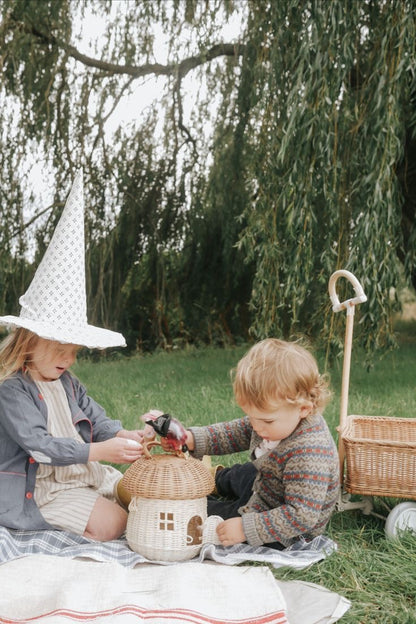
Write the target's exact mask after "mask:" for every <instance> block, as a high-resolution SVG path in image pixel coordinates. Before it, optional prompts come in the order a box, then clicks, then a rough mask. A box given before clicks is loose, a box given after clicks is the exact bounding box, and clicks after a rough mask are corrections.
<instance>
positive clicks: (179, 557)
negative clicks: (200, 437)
mask: <svg viewBox="0 0 416 624" xmlns="http://www.w3.org/2000/svg"><path fill="white" fill-rule="evenodd" d="M156 445H159V443H158V442H156V441H154V442H148V443H147V444H146V445H144V456H143V457H141V458H140V459H138V460H137V461H135V462H134V463H133V464H132V465H131V466H130V467H129V468H128V469H127V470H126V472H125V474H124V476H123V479H122V481H121V483H122V486H123V488H125V489H126V490H127V491H128V492H129V493H130V494H131V495H132V500H131V502H130V505H129V516H128V520H127V530H126V538H127V542H128V544H129V546H130V548H131V549H132V550H134V551H135V552H138V553H140V554H141V555H143V556H144V557H146V558H147V559H150V560H152V561H185V560H187V559H191V558H193V557H195V556H196V555H197V554H198V553H199V552H200V550H201V548H202V545H203V543H204V542H213V543H215V542H217V543H218V541H217V540H216V538H215V526H216V524H217V523H218V521H220V520H221V518H218V517H217V516H211V517H210V518H207V498H206V497H207V494H209V493H210V492H212V490H213V489H214V486H215V482H214V479H213V477H212V475H211V472H210V471H209V470H208V468H206V466H205V465H204V464H203V463H202V462H201V461H198V460H197V459H194V458H193V457H190V456H188V455H185V454H184V453H182V452H181V451H177V452H176V453H174V454H169V453H163V454H151V453H150V449H151V448H152V447H153V446H156Z"/></svg>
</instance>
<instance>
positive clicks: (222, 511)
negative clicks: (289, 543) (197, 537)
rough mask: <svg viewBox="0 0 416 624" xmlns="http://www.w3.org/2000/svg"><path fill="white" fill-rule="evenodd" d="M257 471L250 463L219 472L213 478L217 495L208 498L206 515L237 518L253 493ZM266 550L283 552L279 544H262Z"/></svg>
mask: <svg viewBox="0 0 416 624" xmlns="http://www.w3.org/2000/svg"><path fill="white" fill-rule="evenodd" d="M256 476H257V470H256V468H255V467H254V465H253V464H252V463H251V462H247V463H246V464H234V466H231V468H223V469H222V470H219V471H218V472H217V474H216V476H215V486H216V490H217V494H215V495H210V496H208V515H209V516H221V518H223V519H224V520H228V518H238V517H239V516H240V514H239V513H238V510H239V508H240V507H242V506H243V505H246V504H247V503H248V501H249V499H250V497H251V495H252V493H253V483H254V479H255V478H256ZM264 546H267V547H268V548H274V549H275V550H283V549H284V548H285V547H284V546H283V544H281V543H280V542H271V543H269V544H264Z"/></svg>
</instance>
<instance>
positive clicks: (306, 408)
mask: <svg viewBox="0 0 416 624" xmlns="http://www.w3.org/2000/svg"><path fill="white" fill-rule="evenodd" d="M312 407H313V406H312V403H310V404H306V405H301V407H300V417H301V418H307V417H308V416H310V415H311V414H312Z"/></svg>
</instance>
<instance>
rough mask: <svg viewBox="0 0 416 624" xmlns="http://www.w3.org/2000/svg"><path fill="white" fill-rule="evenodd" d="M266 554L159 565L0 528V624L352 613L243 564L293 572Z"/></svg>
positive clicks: (111, 547)
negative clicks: (250, 562) (272, 567)
mask: <svg viewBox="0 0 416 624" xmlns="http://www.w3.org/2000/svg"><path fill="white" fill-rule="evenodd" d="M324 544H325V545H326V546H327V547H328V546H329V543H327V542H326V539H325V540H324ZM241 546H244V545H241ZM300 546H302V545H300ZM303 546H304V547H305V544H304V545H303ZM318 546H319V544H315V546H314V549H315V548H317V547H318ZM321 546H322V544H321ZM314 549H313V550H311V551H309V549H308V548H304V550H303V551H302V547H300V548H297V549H295V550H294V551H293V552H294V553H302V552H303V555H299V556H298V555H295V556H294V557H293V561H295V562H296V564H295V566H296V567H304V566H305V565H310V563H311V560H309V563H307V562H306V561H307V559H308V558H305V556H304V555H305V553H309V554H311V553H313V552H314V553H315V555H314V556H315V560H318V559H317V557H318V555H317V554H316V553H317V552H319V548H318V549H317V550H314ZM228 550H230V551H233V552H230V555H231V556H232V557H234V559H232V560H230V559H228V552H227V551H228ZM257 550H258V549H253V548H251V547H248V549H247V547H245V548H235V547H233V548H231V549H228V548H226V549H224V548H223V547H218V546H216V547H214V546H212V547H211V545H208V547H205V548H204V553H201V556H200V557H199V558H196V559H193V560H191V561H187V562H183V563H169V564H166V565H157V564H155V563H154V562H152V563H150V562H147V561H146V560H144V558H143V557H141V556H140V555H138V554H137V553H134V552H132V551H131V550H130V549H129V548H128V546H127V543H126V542H125V540H115V541H113V542H107V543H98V542H94V541H92V540H87V539H86V538H82V537H79V536H76V535H72V534H70V533H64V532H62V531H30V532H25V531H8V530H7V529H1V530H0V553H1V555H0V556H1V561H2V562H4V563H2V564H1V565H0V624H23V623H25V624H29V622H30V624H71V622H72V623H75V622H91V623H94V624H167V623H175V624H189V623H192V624H331V623H332V622H336V621H337V620H338V619H339V618H340V617H342V615H343V614H344V613H345V612H346V611H347V610H348V608H349V606H350V604H349V602H348V601H346V600H345V599H344V598H343V597H342V596H339V595H338V594H336V593H334V592H330V591H328V590H327V589H325V588H323V587H320V586H318V585H313V584H309V583H302V582H300V581H286V582H282V581H277V580H276V579H275V578H274V576H273V574H272V572H271V570H270V568H269V567H268V566H261V565H260V566H259V565H257V566H244V565H238V566H236V565H234V564H236V563H241V562H242V561H244V560H247V561H267V557H270V559H269V560H268V561H267V562H268V563H269V564H271V565H272V566H274V567H276V565H277V567H280V566H281V565H287V563H282V561H284V559H281V555H283V554H285V552H286V554H288V553H287V551H283V553H282V552H279V551H272V552H271V553H270V552H267V551H270V550H271V549H267V548H262V549H260V552H256V551H257ZM328 554H329V551H328V550H325V551H323V552H321V553H320V559H322V558H323V557H325V556H327V555H328ZM214 557H215V558H217V559H218V561H217V560H216V559H214ZM259 557H265V558H266V559H261V558H260V559H258V558H259ZM273 557H274V560H273ZM221 559H222V560H221ZM220 560H221V561H220ZM288 560H289V559H288ZM220 563H225V564H226V565H220Z"/></svg>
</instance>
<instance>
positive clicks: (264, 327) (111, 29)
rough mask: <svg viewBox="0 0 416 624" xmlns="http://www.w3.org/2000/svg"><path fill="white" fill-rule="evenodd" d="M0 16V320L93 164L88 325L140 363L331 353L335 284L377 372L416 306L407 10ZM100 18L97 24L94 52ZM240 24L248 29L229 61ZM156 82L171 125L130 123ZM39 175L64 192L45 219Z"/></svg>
mask: <svg viewBox="0 0 416 624" xmlns="http://www.w3.org/2000/svg"><path fill="white" fill-rule="evenodd" d="M0 11H1V23H0V50H1V54H0V61H1V73H0V104H1V105H2V106H1V110H2V113H1V115H0V129H1V137H0V140H1V146H2V150H1V151H2V156H1V158H0V188H1V189H2V217H3V218H2V221H1V223H0V241H1V242H2V246H1V247H0V256H1V258H0V259H1V268H0V285H1V289H2V290H1V293H0V305H1V307H2V308H1V311H4V312H11V311H15V310H10V305H16V304H13V303H11V302H15V301H16V297H17V294H20V292H21V290H23V284H27V283H28V280H29V279H30V277H31V275H32V274H33V270H34V266H31V265H30V264H29V261H28V260H27V257H28V255H27V253H28V249H29V248H30V246H31V247H33V244H34V243H33V241H35V242H36V249H35V253H34V254H33V255H34V258H35V263H36V261H37V259H38V258H39V257H40V255H41V254H42V253H43V251H44V249H45V246H46V244H47V242H48V240H49V237H50V235H51V232H52V231H53V228H54V225H55V224H56V221H57V219H58V218H59V214H60V211H61V209H62V205H63V202H64V199H65V196H66V194H67V192H68V189H69V182H70V179H71V177H72V175H73V172H74V170H75V169H76V168H77V167H78V166H80V165H82V166H83V167H84V170H85V180H86V189H87V191H88V192H87V193H86V197H87V209H88V212H87V267H88V274H87V281H88V284H89V293H88V300H89V313H90V316H91V318H90V321H91V322H93V323H97V324H100V323H102V324H104V325H106V326H113V327H114V328H118V329H120V330H122V331H123V332H124V333H125V334H126V335H127V337H128V340H129V344H130V346H131V347H132V348H135V347H136V346H138V347H140V348H147V349H153V348H155V347H158V346H163V347H165V348H171V347H172V346H173V345H176V344H179V345H182V344H184V343H187V342H219V343H221V344H223V343H224V342H229V341H235V340H239V339H244V340H246V339H247V338H249V337H250V335H251V336H252V337H254V338H261V337H264V336H269V335H277V336H285V337H289V336H295V335H298V334H307V335H310V336H312V337H321V338H324V339H325V341H326V342H327V344H329V345H330V346H335V347H336V346H338V345H339V343H340V340H341V337H342V336H343V324H344V322H345V320H344V315H336V316H334V314H333V313H332V311H331V308H330V303H329V297H328V293H327V284H328V280H329V277H330V275H331V273H332V272H333V271H335V270H336V269H338V268H346V269H349V270H350V271H352V272H353V273H354V274H355V275H356V276H357V277H358V279H359V280H360V281H361V282H362V284H363V286H364V289H365V291H366V294H367V296H368V303H367V304H365V305H363V306H361V307H360V308H359V310H358V316H359V323H358V324H357V325H358V332H357V337H358V338H359V340H360V341H361V342H362V344H363V345H364V346H365V348H366V350H367V352H368V353H371V352H372V351H374V350H375V349H378V348H388V347H389V346H391V345H392V344H394V335H393V331H392V321H391V319H392V313H393V311H394V309H395V308H396V307H397V298H396V293H397V290H398V289H399V288H400V287H401V286H402V285H403V283H407V284H409V285H410V284H413V285H416V252H415V243H416V184H415V180H416V173H415V172H416V135H415V128H416V123H415V122H416V106H415V101H416V100H415V94H416V90H415V75H416V71H415V69H416V67H415V62H416V59H415V56H416V53H415V46H414V41H415V34H416V33H415V12H414V3H413V2H412V1H411V0H386V1H385V2H373V1H371V0H363V1H362V2H356V1H355V0H347V1H346V0H332V1H331V2H328V1H327V0H305V1H304V2H295V1H294V0H279V1H275V0H233V1H232V0H210V1H209V2H201V1H199V0H186V1H185V0H154V1H152V2H139V1H135V0H125V1H123V2H122V3H120V2H118V1H110V0H109V1H108V2H105V3H103V2H101V1H98V0H97V1H96V0H90V1H89V2H88V3H85V2H84V1H83V0H71V1H69V0H43V2H41V3H40V2H38V1H37V0H3V2H1V3H0ZM88 13H89V14H90V17H89V20H90V21H88V19H87V18H88ZM91 15H92V17H93V19H94V17H95V19H96V21H97V23H98V22H99V21H100V23H101V24H102V23H103V22H104V28H103V31H102V32H101V33H100V35H99V36H98V35H97V36H96V37H95V38H94V36H92V33H88V24H91ZM227 20H230V22H231V23H232V22H233V20H235V22H236V23H239V24H240V28H239V32H238V35H237V36H234V37H233V38H232V39H230V40H227V38H226V36H224V35H223V34H222V31H221V28H222V26H223V25H224V23H226V22H227ZM80 26H81V30H80ZM157 33H163V37H162V38H163V44H164V47H163V54H162V53H161V51H160V46H159V47H158V45H157V44H158V42H159V43H160V35H158V34H157ZM86 34H90V38H91V45H90V46H89V47H88V49H87V48H86V47H85V45H86V44H85V41H84V39H83V36H84V37H85V35H86ZM158 38H159V39H158ZM151 76H153V77H155V76H157V77H158V79H159V80H160V81H161V82H160V83H159V84H160V97H158V104H157V106H156V105H154V106H151V107H150V110H148V111H146V113H140V114H139V113H138V115H137V118H136V119H134V118H133V119H131V120H130V121H129V123H126V120H125V119H123V114H122V113H120V111H121V110H123V109H122V108H121V107H122V105H123V103H125V101H126V99H128V98H131V97H132V96H133V94H134V93H135V91H137V92H140V93H143V94H145V93H146V89H147V83H146V79H147V77H151ZM189 76H192V87H196V86H197V87H198V89H197V92H196V93H195V94H194V95H193V99H190V100H189V99H187V98H188V96H189V95H190V94H189V93H187V91H186V88H185V87H184V85H185V84H188V88H189V83H186V82H185V81H186V78H187V77H189ZM192 90H193V89H192ZM214 104H215V106H214ZM109 126H111V127H112V131H111V132H109V130H108V128H109ZM32 154H39V155H40V156H39V157H38V158H39V160H40V159H41V163H42V167H41V171H42V175H43V174H45V175H46V173H48V175H50V176H52V178H53V184H52V187H53V190H52V193H51V198H50V200H49V203H50V208H49V207H48V206H47V205H39V204H34V203H33V201H34V200H33V198H32V197H31V196H30V186H29V181H28V176H27V172H28V171H29V165H28V161H29V162H30V160H31V155H32ZM32 203H33V205H32ZM28 205H29V206H30V207H31V212H30V218H29V219H27V218H26V220H25V218H24V214H25V210H27V207H28ZM26 223H29V224H31V228H32V229H31V230H30V236H29V235H26V234H27V232H26V230H25V224H26ZM35 226H37V229H36V231H35V232H33V228H34V227H35ZM28 232H29V230H28ZM10 274H13V276H14V279H13V280H10V279H9V275H10ZM339 287H340V290H341V293H340V296H341V298H342V297H343V296H345V297H347V296H348V295H349V291H348V285H346V284H340V286H339ZM18 291H20V292H18Z"/></svg>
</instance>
